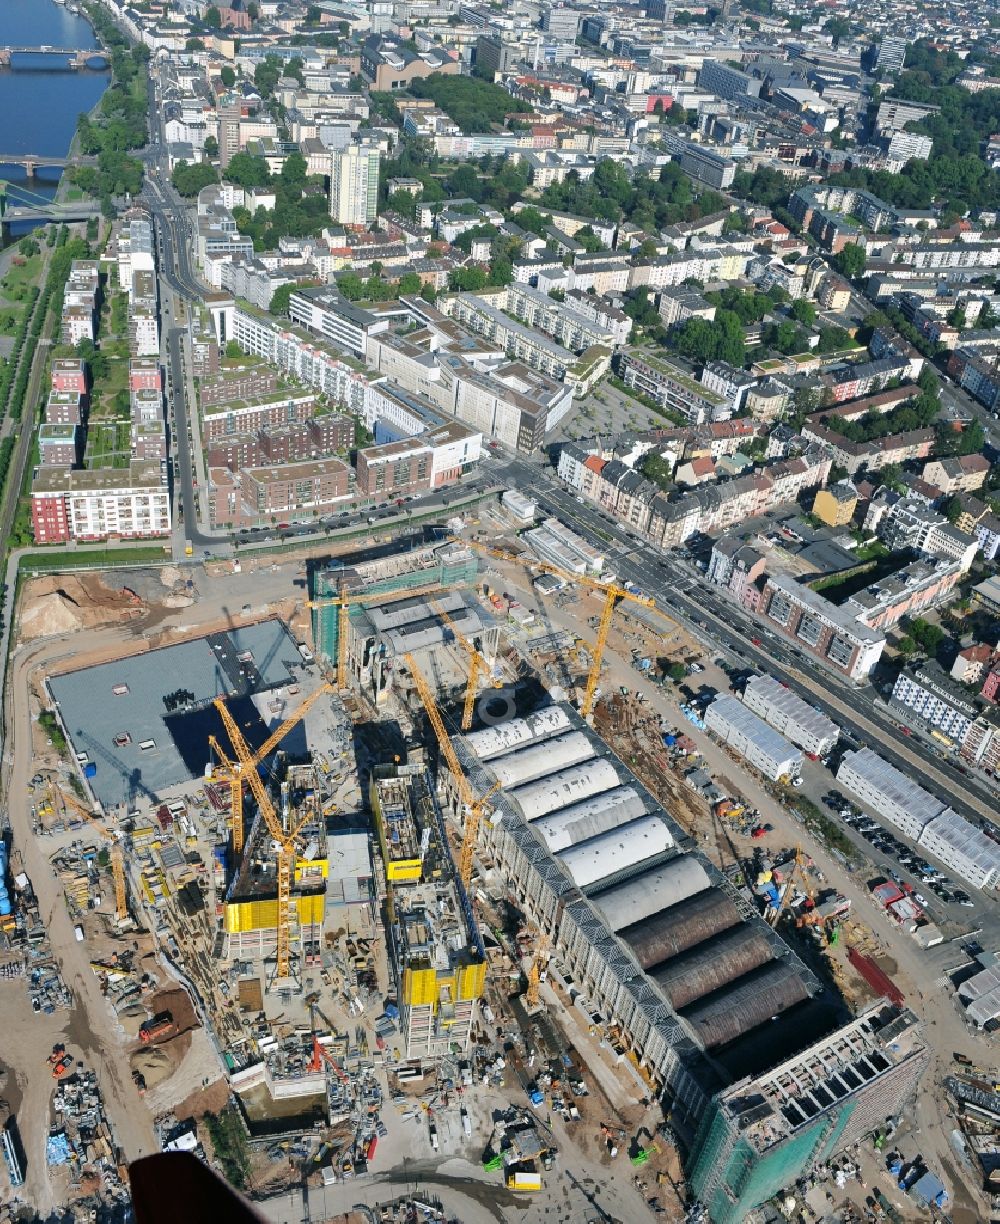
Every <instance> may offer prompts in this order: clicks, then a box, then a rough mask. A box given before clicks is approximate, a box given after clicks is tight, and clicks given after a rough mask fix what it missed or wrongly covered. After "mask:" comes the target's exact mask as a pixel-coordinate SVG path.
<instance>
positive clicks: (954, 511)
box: [941, 497, 962, 526]
mask: <svg viewBox="0 0 1000 1224" xmlns="http://www.w3.org/2000/svg"><path fill="white" fill-rule="evenodd" d="M941 513H942V514H943V515H944V517H945V518H946V519H947V520H948V522H949V523H951V524H952V526H954V525H955V523H957V522H958V520H959V519H960V518H961V517H962V502H961V499H960V498H959V497H949V498H948V500H947V501H946V502H945V503H944V504H943V505H942V506H941Z"/></svg>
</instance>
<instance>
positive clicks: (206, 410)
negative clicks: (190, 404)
mask: <svg viewBox="0 0 1000 1224" xmlns="http://www.w3.org/2000/svg"><path fill="white" fill-rule="evenodd" d="M315 413H316V397H315V395H313V394H312V393H311V392H309V391H303V390H301V389H300V388H297V387H294V388H293V387H289V388H287V389H285V390H283V389H281V388H279V389H278V390H276V391H273V392H272V393H271V394H270V395H263V396H254V397H252V398H250V399H246V400H231V401H230V402H229V403H225V404H213V405H211V406H207V407H205V406H203V408H202V431H203V434H204V438H205V441H206V442H214V441H215V440H216V439H217V438H223V437H225V436H226V434H246V433H257V432H258V431H259V430H261V429H268V428H273V427H275V426H278V425H287V424H289V423H290V422H291V421H306V420H308V419H309V418H310V417H312V416H314V415H315Z"/></svg>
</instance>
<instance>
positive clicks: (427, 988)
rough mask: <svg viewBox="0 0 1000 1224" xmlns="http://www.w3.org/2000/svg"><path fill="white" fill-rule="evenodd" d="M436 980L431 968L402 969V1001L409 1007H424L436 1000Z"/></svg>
mask: <svg viewBox="0 0 1000 1224" xmlns="http://www.w3.org/2000/svg"><path fill="white" fill-rule="evenodd" d="M437 997H438V982H437V974H436V973H435V972H434V970H433V969H405V970H404V971H403V1002H404V1003H406V1004H408V1005H409V1006H410V1007H426V1006H427V1005H428V1004H434V1003H436V1002H437Z"/></svg>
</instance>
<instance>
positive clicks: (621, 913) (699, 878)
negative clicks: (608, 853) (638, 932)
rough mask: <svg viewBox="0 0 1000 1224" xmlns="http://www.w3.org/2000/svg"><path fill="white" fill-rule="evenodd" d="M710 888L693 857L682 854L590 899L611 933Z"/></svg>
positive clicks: (709, 879)
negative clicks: (605, 920) (604, 919)
mask: <svg viewBox="0 0 1000 1224" xmlns="http://www.w3.org/2000/svg"><path fill="white" fill-rule="evenodd" d="M711 886H712V881H711V878H710V877H709V874H708V872H707V871H706V870H705V868H704V867H703V866H702V865H701V863H699V862H698V860H697V859H696V858H695V856H694V855H693V854H684V855H682V856H681V857H680V858H675V859H671V860H670V862H669V863H664V864H663V866H662V867H655V868H654V869H653V870H652V871H646V872H643V874H642V875H641V876H637V877H636V878H635V879H634V880H629V881H628V882H627V883H625V884H619V885H618V886H617V887H616V888H610V889H608V891H607V892H606V893H602V894H600V896H597V897H593V898H592V900H593V903H594V904H595V905H596V906H597V908H598V909H599V910H600V911H601V913H603V914H604V917H605V918H606V919H607V921H608V926H610V928H611V929H612V931H621V930H623V929H624V928H625V927H627V926H631V925H632V924H633V923H634V922H642V920H643V919H644V918H648V917H649V916H650V915H651V914H658V913H659V912H660V910H662V909H666V908H667V907H668V906H670V905H676V904H677V903H678V902H679V901H685V900H687V898H688V897H693V896H694V894H695V893H700V892H702V891H704V889H706V888H710V887H711Z"/></svg>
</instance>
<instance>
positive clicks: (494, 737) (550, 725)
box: [465, 705, 569, 761]
mask: <svg viewBox="0 0 1000 1224" xmlns="http://www.w3.org/2000/svg"><path fill="white" fill-rule="evenodd" d="M568 727H569V715H568V714H567V713H566V711H565V710H564V709H563V708H562V706H557V705H554V706H548V707H546V709H544V710H538V711H536V712H535V713H534V714H529V715H528V717H527V718H512V719H510V720H509V721H508V722H502V723H497V725H496V726H495V727H484V728H483V729H482V731H473V732H471V733H470V734H469V735H467V736H466V737H465V742H466V743H467V744H468V745H469V747H470V748H471V749H472V751H473V752H474V753H475V754H476V756H477V757H479V759H480V760H481V761H488V760H490V758H491V757H495V756H501V755H502V754H503V753H505V752H511V751H512V750H513V749H515V748H523V747H524V746H525V744H530V743H533V742H534V741H535V740H539V739H543V738H544V737H545V736H548V735H556V734H557V733H558V732H560V731H565V730H566V729H567V728H568Z"/></svg>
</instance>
